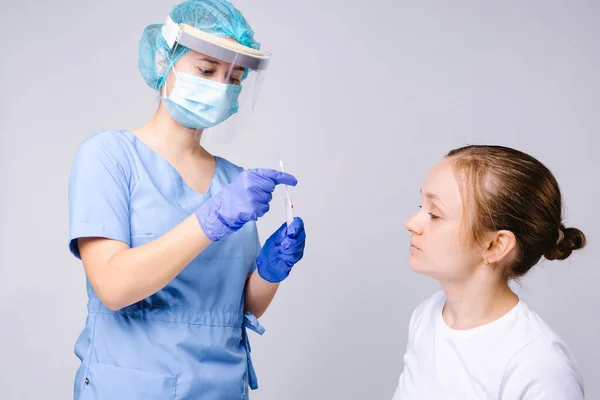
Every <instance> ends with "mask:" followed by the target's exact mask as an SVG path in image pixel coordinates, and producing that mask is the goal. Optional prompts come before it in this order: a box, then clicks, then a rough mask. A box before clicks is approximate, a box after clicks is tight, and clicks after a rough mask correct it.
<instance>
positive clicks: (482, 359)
mask: <svg viewBox="0 0 600 400" xmlns="http://www.w3.org/2000/svg"><path fill="white" fill-rule="evenodd" d="M421 192H422V201H423V203H422V207H421V209H420V210H418V212H417V213H416V214H415V215H413V216H412V217H411V218H410V219H409V220H408V221H407V222H406V229H407V230H408V231H409V232H410V233H411V239H410V256H409V259H408V263H409V265H410V267H411V268H412V269H413V270H414V271H416V272H419V273H422V274H424V275H427V276H429V277H432V278H434V279H435V280H437V281H438V282H439V283H440V285H441V287H442V289H443V290H442V291H440V292H438V293H436V294H434V295H433V296H431V297H430V298H429V299H426V300H425V301H423V302H422V303H421V304H420V305H419V306H418V307H417V308H416V309H415V311H414V312H413V314H412V317H411V319H410V326H409V328H408V343H407V345H406V352H405V354H404V371H403V372H402V374H401V375H400V379H399V382H398V387H397V389H396V394H395V395H394V397H393V399H394V400H413V399H414V400H417V399H418V400H421V399H449V400H450V399H452V400H454V399H461V400H463V399H490V400H492V399H497V400H558V399H561V400H562V399H564V400H566V399H569V400H583V398H584V386H583V379H582V375H581V372H580V371H579V367H578V365H577V361H576V360H575V357H574V355H573V353H572V352H571V350H570V349H569V347H568V346H567V344H565V342H564V341H563V340H561V338H560V337H559V336H558V335H557V334H556V333H555V332H554V331H553V330H552V329H551V328H550V327H549V326H548V325H547V324H546V323H545V322H544V321H543V320H542V318H540V316H539V315H538V314H537V313H536V312H535V311H533V310H532V309H531V308H530V307H529V306H528V304H527V303H526V302H525V301H523V300H522V299H520V298H519V297H518V296H517V295H516V294H515V293H514V292H513V291H512V290H511V288H510V286H509V282H510V281H511V280H512V279H517V278H520V277H522V276H524V275H525V274H527V272H529V270H530V269H531V268H532V267H533V266H534V265H536V264H537V263H538V261H539V260H540V258H541V257H544V258H545V259H546V260H564V259H566V258H567V257H569V256H570V255H571V253H572V252H573V251H575V250H578V249H581V248H582V247H584V246H585V243H586V238H585V235H584V234H583V232H581V231H580V230H579V229H577V228H574V227H566V226H565V225H564V216H563V203H562V197H561V193H560V188H559V185H558V182H557V181H556V179H555V177H554V175H552V173H551V172H550V170H548V168H547V167H546V166H544V165H543V164H542V163H541V162H539V161H538V160H536V159H535V158H533V157H532V156H530V155H528V154H525V153H523V152H520V151H518V150H515V149H511V148H507V147H502V146H485V145H480V146H466V147H462V148H459V149H456V150H452V151H451V152H450V153H449V154H448V155H447V156H446V157H444V158H443V159H442V160H441V161H440V162H439V163H437V164H436V165H435V166H434V167H433V168H432V169H431V170H430V171H429V173H428V174H427V177H426V179H425V182H424V184H423V187H422V191H421Z"/></svg>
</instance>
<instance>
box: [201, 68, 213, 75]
mask: <svg viewBox="0 0 600 400" xmlns="http://www.w3.org/2000/svg"><path fill="white" fill-rule="evenodd" d="M198 69H199V70H200V72H202V74H203V75H209V76H210V75H212V74H213V72H214V71H211V70H210V69H202V68H198Z"/></svg>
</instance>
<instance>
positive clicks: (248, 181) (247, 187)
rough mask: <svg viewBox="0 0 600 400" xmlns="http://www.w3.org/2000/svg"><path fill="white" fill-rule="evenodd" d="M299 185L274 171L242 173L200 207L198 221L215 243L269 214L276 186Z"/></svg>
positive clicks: (254, 170)
mask: <svg viewBox="0 0 600 400" xmlns="http://www.w3.org/2000/svg"><path fill="white" fill-rule="evenodd" d="M297 183H298V181H297V180H296V178H294V177H293V176H292V175H290V174H286V173H285V172H281V171H276V170H273V169H250V170H245V171H242V172H241V173H240V175H239V176H238V177H237V178H236V179H235V180H234V181H233V182H231V183H230V184H229V185H227V186H225V187H224V188H223V189H221V191H220V192H219V193H217V194H216V195H214V196H213V197H211V198H210V199H209V200H207V201H205V202H204V203H203V204H202V205H201V206H200V207H198V209H197V210H196V218H197V219H198V223H199V224H200V226H201V227H202V230H203V231H204V233H205V234H206V236H208V237H209V238H210V240H212V241H213V242H216V241H218V240H221V239H223V238H224V237H226V236H228V235H230V234H232V233H233V232H236V231H237V230H238V229H240V228H241V227H242V226H244V224H245V223H246V222H249V221H256V220H257V219H258V218H260V217H262V216H263V215H264V214H266V213H267V211H269V202H270V201H271V199H272V198H273V195H272V194H271V193H272V192H273V191H274V190H275V186H276V185H279V184H286V185H290V186H296V184H297Z"/></svg>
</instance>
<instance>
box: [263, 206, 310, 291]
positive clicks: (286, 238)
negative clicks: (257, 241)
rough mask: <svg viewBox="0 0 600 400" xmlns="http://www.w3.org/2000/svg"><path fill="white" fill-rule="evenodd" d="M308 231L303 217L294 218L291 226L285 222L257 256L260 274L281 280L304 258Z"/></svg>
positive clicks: (273, 279) (269, 279) (272, 280)
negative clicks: (305, 228)
mask: <svg viewBox="0 0 600 400" xmlns="http://www.w3.org/2000/svg"><path fill="white" fill-rule="evenodd" d="M305 241H306V232H305V231H304V222H303V221H302V219H301V218H298V217H296V218H294V220H293V221H292V223H291V224H290V226H289V227H288V226H287V223H285V224H283V225H282V226H281V227H280V228H279V229H278V230H277V231H275V233H274V234H272V235H271V237H270V238H269V239H267V241H266V242H265V245H264V246H263V248H262V249H261V250H260V254H259V255H258V257H256V268H257V269H258V274H259V275H260V276H261V277H262V278H263V279H264V280H266V281H269V282H273V283H275V282H281V281H282V280H284V279H285V278H287V276H288V275H289V273H290V271H291V270H292V267H293V266H294V265H295V264H296V263H297V262H298V261H300V260H301V259H302V256H303V255H304V244H305Z"/></svg>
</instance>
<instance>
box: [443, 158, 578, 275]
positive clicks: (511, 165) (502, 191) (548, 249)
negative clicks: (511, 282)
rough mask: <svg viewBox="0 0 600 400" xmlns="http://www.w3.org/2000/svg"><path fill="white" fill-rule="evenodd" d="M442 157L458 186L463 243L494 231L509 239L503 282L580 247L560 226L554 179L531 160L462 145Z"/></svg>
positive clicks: (573, 235)
mask: <svg viewBox="0 0 600 400" xmlns="http://www.w3.org/2000/svg"><path fill="white" fill-rule="evenodd" d="M447 157H449V158H451V159H452V161H453V165H454V169H455V172H456V174H457V178H459V179H458V180H459V182H461V184H460V185H459V186H460V190H461V196H462V198H463V204H464V206H465V207H464V209H465V212H464V216H465V220H464V221H463V222H464V227H466V228H467V229H466V232H467V236H466V238H467V240H468V241H469V243H471V244H473V243H477V242H480V241H481V239H482V238H483V236H484V235H485V234H486V233H488V232H494V231H499V230H508V231H511V232H512V233H513V234H514V235H515V237H516V240H517V257H516V259H515V261H514V263H513V264H512V265H511V266H510V268H509V270H508V271H507V275H508V276H509V277H520V276H523V275H525V274H526V273H527V272H528V271H529V270H530V269H531V267H533V266H534V265H535V264H537V262H538V261H539V260H540V258H541V257H542V256H544V257H545V258H546V259H548V260H564V259H565V258H567V257H569V256H570V255H571V253H572V252H573V250H577V249H581V248H582V247H584V246H585V243H586V238H585V235H584V234H583V232H581V231H580V230H579V229H577V228H566V227H565V226H564V225H563V222H562V221H563V219H562V197H561V194H560V188H559V186H558V182H557V181H556V179H555V178H554V175H552V173H551V172H550V170H548V168H546V166H545V165H544V164H542V163H541V162H539V161H538V160H536V159H535V158H533V157H532V156H530V155H528V154H525V153H523V152H521V151H518V150H514V149H511V148H508V147H502V146H466V147H462V148H459V149H455V150H452V151H451V152H450V153H448V155H447Z"/></svg>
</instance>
